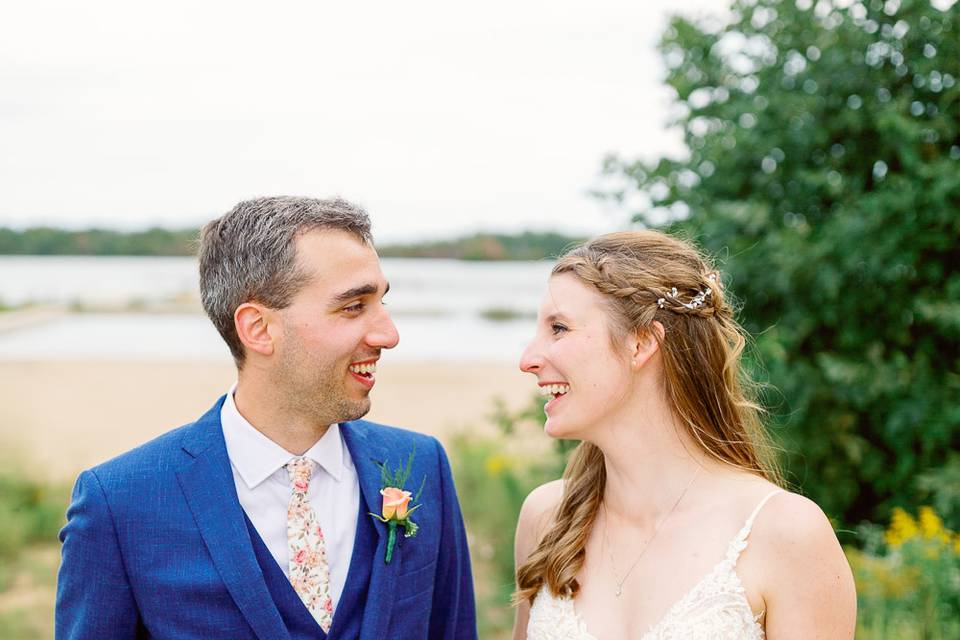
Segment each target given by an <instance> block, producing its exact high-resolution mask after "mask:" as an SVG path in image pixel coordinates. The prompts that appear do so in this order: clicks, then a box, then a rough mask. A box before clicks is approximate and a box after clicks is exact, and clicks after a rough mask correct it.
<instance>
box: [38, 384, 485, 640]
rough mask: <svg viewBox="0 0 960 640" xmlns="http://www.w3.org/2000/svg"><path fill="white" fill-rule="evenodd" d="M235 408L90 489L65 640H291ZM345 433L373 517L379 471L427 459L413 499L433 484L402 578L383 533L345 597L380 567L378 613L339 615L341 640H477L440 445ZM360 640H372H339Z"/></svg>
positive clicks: (115, 468) (64, 609)
mask: <svg viewBox="0 0 960 640" xmlns="http://www.w3.org/2000/svg"><path fill="white" fill-rule="evenodd" d="M222 403H223V398H221V399H220V400H219V401H218V402H217V403H216V404H215V405H214V406H213V408H211V409H210V410H209V411H208V412H207V413H206V414H205V415H204V416H203V417H201V418H200V419H199V420H197V421H196V422H195V423H193V424H189V425H186V426H184V427H181V428H179V429H176V430H174V431H171V432H169V433H167V434H165V435H163V436H160V437H159V438H157V439H156V440H153V441H151V442H149V443H147V444H145V445H143V446H141V447H139V448H137V449H134V450H133V451H130V452H128V453H126V454H123V455H121V456H120V457H118V458H115V459H113V460H111V461H109V462H106V463H104V464H102V465H99V466H97V467H94V468H93V469H90V470H89V471H84V472H83V473H82V474H81V475H80V477H79V478H78V480H77V484H76V487H75V488H74V491H73V500H72V503H71V505H70V508H69V509H68V511H67V524H66V526H65V527H64V528H63V530H62V531H61V532H60V540H61V542H63V559H62V564H61V568H60V575H59V579H58V583H57V608H56V637H57V638H59V639H62V640H68V639H69V640H80V639H81V638H97V639H98V640H99V639H105V638H110V639H125V638H191V639H195V638H202V639H204V640H213V639H216V638H230V639H247V638H249V639H253V638H258V639H259V640H289V638H290V636H289V634H288V633H287V631H286V629H285V628H284V625H283V622H282V620H281V617H280V615H279V613H278V611H277V607H276V604H275V602H274V600H273V599H272V598H271V596H270V593H269V591H268V589H267V587H266V584H265V582H264V578H263V574H262V572H261V570H260V567H259V565H258V564H257V560H256V557H255V555H254V550H253V546H252V543H251V540H250V535H249V533H248V531H247V528H246V525H245V521H244V514H243V510H242V508H241V507H240V503H239V501H238V499H237V493H236V488H235V486H234V481H233V474H232V472H231V469H230V460H229V459H228V457H227V449H226V445H225V444H224V440H223V432H222V429H221V426H220V407H221V405H222ZM341 433H342V434H343V438H344V441H345V442H346V444H347V447H348V449H349V450H350V455H351V456H352V458H353V462H354V465H355V466H356V469H357V474H358V476H359V479H360V492H361V500H362V501H363V502H364V504H365V506H366V509H367V510H368V511H370V512H372V513H380V508H381V496H380V488H381V479H380V478H381V474H380V470H379V468H378V467H377V466H376V464H375V462H374V461H381V462H386V463H388V465H389V466H390V467H391V470H392V468H394V467H396V466H397V465H399V464H401V463H405V462H406V459H407V457H408V456H409V455H410V453H411V452H412V451H413V450H414V448H415V449H416V455H415V458H414V461H413V472H412V473H411V475H410V479H409V481H408V485H412V489H411V486H408V487H407V488H408V489H411V490H413V491H416V489H417V488H418V487H419V486H420V482H421V480H422V478H423V477H424V476H425V477H426V484H425V486H424V490H423V495H422V497H421V499H420V502H421V504H422V505H423V506H422V507H420V508H419V509H418V510H417V511H416V515H415V520H416V521H417V523H418V524H419V525H420V530H419V532H418V534H417V535H416V536H415V537H413V538H404V537H403V536H402V535H398V536H397V537H398V543H397V548H396V550H395V551H394V555H393V559H392V561H391V563H390V564H386V563H385V562H384V554H385V552H386V540H387V535H386V527H385V526H384V525H383V524H382V523H380V522H375V526H376V530H377V536H376V538H375V540H376V548H373V547H372V545H370V547H371V548H369V549H355V550H354V558H353V561H352V563H351V568H350V573H349V574H348V576H347V584H346V586H345V591H346V590H347V589H351V588H356V587H357V586H358V585H356V584H351V576H352V577H353V579H354V582H356V581H357V578H356V575H358V574H359V573H360V572H358V571H354V564H353V563H356V562H368V563H370V564H369V566H370V571H369V584H368V588H367V598H366V604H365V606H363V608H362V610H361V611H341V609H340V608H339V607H338V609H337V611H336V613H335V616H334V620H333V627H332V628H331V634H330V638H331V639H334V638H336V639H339V638H341V637H342V638H346V637H350V638H354V637H357V638H360V639H362V640H381V639H387V638H389V639H393V638H397V639H400V638H403V639H409V640H414V639H417V638H436V639H438V640H440V639H444V640H446V639H452V638H469V639H474V638H476V637H477V632H476V621H475V611H474V597H473V585H472V579H471V575H470V560H469V556H468V552H467V543H466V537H465V534H464V527H463V519H462V517H461V514H460V508H459V505H458V503H457V496H456V491H455V489H454V486H453V480H452V477H451V474H450V465H449V463H448V461H447V458H446V454H445V453H444V451H443V448H442V447H441V446H440V443H439V442H437V441H436V439H434V438H432V437H429V436H425V435H422V434H417V433H413V432H410V431H404V430H401V429H395V428H392V427H386V426H382V425H377V424H374V423H370V422H366V421H362V420H359V421H356V422H346V423H343V425H342V428H341ZM344 517H350V518H355V517H357V514H356V512H351V513H346V514H344ZM359 586H360V587H361V588H362V584H360V585H359ZM347 615H350V616H360V617H361V620H360V624H350V625H343V624H338V618H337V616H347ZM340 622H341V623H342V622H343V621H340ZM353 622H356V621H355V620H354V621H353ZM347 627H350V628H352V629H358V630H359V634H358V635H357V634H355V633H350V634H345V635H338V632H337V630H338V628H347Z"/></svg>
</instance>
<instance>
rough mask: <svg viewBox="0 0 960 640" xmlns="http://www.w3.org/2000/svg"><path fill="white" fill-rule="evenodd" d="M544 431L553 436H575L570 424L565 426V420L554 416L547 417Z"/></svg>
mask: <svg viewBox="0 0 960 640" xmlns="http://www.w3.org/2000/svg"><path fill="white" fill-rule="evenodd" d="M543 432H544V433H546V434H547V435H548V436H550V437H551V438H565V439H572V438H573V437H574V436H573V435H571V433H570V429H569V428H568V426H564V424H563V421H558V420H554V419H552V418H547V421H546V422H545V423H544V425H543Z"/></svg>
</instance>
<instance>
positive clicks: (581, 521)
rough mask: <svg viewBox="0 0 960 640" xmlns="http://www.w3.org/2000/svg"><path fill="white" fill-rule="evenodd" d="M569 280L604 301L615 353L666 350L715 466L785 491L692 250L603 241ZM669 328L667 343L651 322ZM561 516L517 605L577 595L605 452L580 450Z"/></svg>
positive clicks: (737, 351) (678, 407) (573, 262)
mask: <svg viewBox="0 0 960 640" xmlns="http://www.w3.org/2000/svg"><path fill="white" fill-rule="evenodd" d="M560 274H572V275H574V276H575V277H577V278H578V279H579V280H580V281H582V282H583V283H585V284H587V285H589V286H592V287H594V288H595V289H596V290H597V291H598V292H600V293H601V294H603V299H604V302H605V304H606V305H607V307H608V309H607V311H608V313H607V315H608V317H609V319H610V323H611V327H610V328H611V331H610V334H611V339H612V341H613V343H614V344H617V343H618V342H619V340H620V339H621V338H623V337H625V336H626V335H628V332H631V331H636V332H641V333H643V332H649V333H650V334H652V335H653V336H654V337H655V338H656V339H657V340H658V342H659V346H660V349H659V351H660V354H661V357H662V359H663V370H664V381H663V382H664V385H663V386H664V390H665V393H666V400H667V403H668V405H669V406H670V407H671V408H672V409H673V412H674V413H675V415H676V416H677V417H678V419H679V422H680V424H681V425H682V426H683V427H685V428H686V429H687V431H688V433H689V435H690V436H691V437H692V439H693V441H694V442H695V443H696V445H697V446H699V447H700V448H701V449H702V450H703V451H704V452H705V453H706V454H707V455H709V456H710V457H712V458H714V459H716V460H718V461H720V462H723V463H725V464H729V465H731V466H733V467H737V468H740V469H743V470H745V471H747V472H749V473H754V474H757V475H759V476H762V477H764V478H767V479H768V480H770V481H772V482H774V483H776V484H782V479H781V476H780V472H779V469H778V467H777V465H776V462H775V458H774V455H773V448H772V446H771V445H770V442H769V439H768V436H767V434H766V432H765V430H764V428H763V424H762V422H761V420H760V414H761V411H762V410H761V408H760V406H759V405H758V404H757V403H756V402H755V401H754V400H753V397H752V396H753V395H754V394H753V391H754V390H755V385H754V384H753V383H752V382H751V381H750V380H749V379H748V378H747V377H746V375H745V374H744V371H743V370H742V368H741V366H740V357H741V354H742V353H743V349H744V346H745V345H746V336H745V334H744V332H743V329H742V328H741V327H740V325H739V324H737V322H736V320H735V319H734V310H733V308H732V307H731V305H730V303H729V302H728V300H727V299H726V295H725V292H724V287H723V283H722V280H721V276H720V274H719V272H718V271H716V270H715V269H714V268H713V266H712V265H711V264H710V263H709V262H708V261H707V259H706V258H704V257H703V256H702V255H701V254H700V253H699V252H698V251H697V249H696V248H694V246H693V245H692V244H690V243H687V242H685V241H683V240H680V239H677V238H674V237H672V236H669V235H666V234H663V233H659V232H656V231H649V230H644V231H623V232H618V233H610V234H606V235H602V236H599V237H597V238H594V239H592V240H590V241H588V242H587V243H586V244H583V245H581V246H579V247H576V248H574V249H572V250H571V251H569V252H568V253H566V254H565V255H563V256H562V257H561V258H560V259H559V260H558V261H557V263H556V265H555V266H554V268H553V274H552V275H555V276H556V275H560ZM653 322H658V323H660V325H661V326H662V327H663V336H662V337H661V336H660V334H659V333H658V332H656V331H652V323H653ZM563 477H564V484H563V487H564V488H563V495H562V497H561V501H560V505H559V507H558V509H557V513H556V516H555V518H554V521H553V522H552V524H551V526H550V528H549V529H548V530H547V532H546V533H545V534H544V536H543V538H542V539H541V541H540V543H539V545H538V546H537V548H536V549H535V550H534V552H533V553H531V554H530V556H529V558H527V560H526V562H524V563H523V564H522V565H520V566H519V567H518V568H517V575H516V578H517V589H516V591H515V593H514V603H519V602H522V601H524V600H526V601H529V602H530V603H532V602H533V599H534V598H535V597H536V594H537V592H538V591H539V589H540V587H541V586H542V585H544V584H546V585H547V586H548V587H549V588H550V590H551V591H552V592H553V593H554V594H556V595H569V596H573V595H575V594H576V593H577V591H578V590H579V585H578V584H577V580H576V575H577V573H579V571H580V569H581V567H582V566H583V562H584V557H585V554H584V548H585V546H586V542H587V538H588V536H589V533H590V529H591V527H592V525H593V522H594V520H595V518H596V515H597V513H598V511H599V509H600V504H601V501H602V499H603V492H604V487H605V485H606V469H605V466H604V458H603V453H602V452H601V451H600V449H599V448H598V447H597V446H596V445H593V444H591V443H589V442H581V443H580V444H579V445H578V446H577V448H576V449H575V450H574V451H573V453H572V454H571V457H570V460H569V462H568V464H567V468H566V470H565V471H564V475H563Z"/></svg>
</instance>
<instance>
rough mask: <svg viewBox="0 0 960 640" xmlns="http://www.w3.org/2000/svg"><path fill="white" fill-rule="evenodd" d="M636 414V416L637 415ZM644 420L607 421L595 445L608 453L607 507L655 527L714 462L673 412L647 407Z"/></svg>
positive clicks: (627, 520) (622, 516)
mask: <svg viewBox="0 0 960 640" xmlns="http://www.w3.org/2000/svg"><path fill="white" fill-rule="evenodd" d="M634 415H637V414H634ZM639 415H643V416H644V418H643V419H642V420H640V421H637V420H633V421H620V422H616V423H614V424H612V425H605V426H604V428H603V433H602V435H601V437H599V438H597V439H596V441H595V442H594V444H596V445H597V446H598V447H600V450H601V451H603V454H604V463H605V466H606V475H607V479H606V486H605V489H604V497H603V500H604V506H605V508H606V510H607V512H608V514H610V515H611V516H612V517H614V518H616V519H618V520H619V521H622V522H624V523H627V524H631V525H634V526H636V527H638V528H651V527H653V526H654V525H655V523H657V522H659V521H660V519H661V518H662V517H663V516H664V515H665V514H666V513H667V512H669V511H670V510H671V508H673V506H674V504H675V503H676V501H677V498H678V497H679V496H680V495H681V494H683V492H684V491H685V490H686V489H687V488H688V487H689V486H690V482H691V480H692V479H693V478H694V476H697V475H699V476H700V477H702V476H703V475H704V471H706V469H705V467H712V466H713V465H714V464H715V463H713V462H712V461H710V460H709V459H708V458H707V456H706V455H705V454H703V453H702V452H701V450H700V448H699V446H697V445H696V444H695V443H694V442H693V441H692V438H690V437H689V436H686V435H685V432H684V431H683V428H682V426H681V425H678V424H677V423H676V420H675V419H674V417H673V415H672V413H670V412H669V411H665V410H660V409H656V408H651V407H647V411H645V412H644V413H642V414H639Z"/></svg>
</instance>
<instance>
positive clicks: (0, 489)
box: [0, 472, 69, 591]
mask: <svg viewBox="0 0 960 640" xmlns="http://www.w3.org/2000/svg"><path fill="white" fill-rule="evenodd" d="M68 502H69V492H68V491H67V489H66V488H64V487H60V486H53V485H48V484H45V483H42V482H38V481H35V480H32V479H30V478H28V477H26V476H24V475H19V474H16V473H9V472H6V473H3V474H0V522H2V523H3V526H0V591H2V590H3V589H4V588H6V586H7V584H8V582H9V580H10V578H11V576H10V574H9V573H8V572H7V571H5V570H4V567H7V568H9V567H10V566H11V565H12V560H14V559H15V558H17V557H18V556H19V554H20V553H21V552H22V551H23V549H24V548H25V547H27V546H29V545H32V544H43V543H54V542H56V540H57V533H58V532H59V530H60V527H62V526H63V525H64V523H65V522H66V510H67V504H68Z"/></svg>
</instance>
